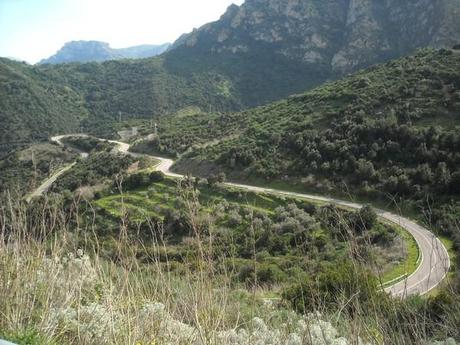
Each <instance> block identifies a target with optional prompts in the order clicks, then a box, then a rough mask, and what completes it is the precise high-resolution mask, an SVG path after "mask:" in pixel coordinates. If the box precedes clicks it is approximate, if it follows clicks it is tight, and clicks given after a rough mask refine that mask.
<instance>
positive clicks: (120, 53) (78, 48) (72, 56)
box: [40, 41, 170, 64]
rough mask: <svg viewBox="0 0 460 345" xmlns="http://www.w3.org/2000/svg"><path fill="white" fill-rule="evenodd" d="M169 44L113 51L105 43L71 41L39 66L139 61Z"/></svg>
mask: <svg viewBox="0 0 460 345" xmlns="http://www.w3.org/2000/svg"><path fill="white" fill-rule="evenodd" d="M169 46H170V44H169V43H165V44H161V45H140V46H134V47H129V48H121V49H114V48H111V47H110V45H109V44H108V43H106V42H99V41H72V42H68V43H66V44H65V45H64V47H62V48H61V49H60V50H59V51H58V52H57V53H56V54H55V55H53V56H51V57H49V58H47V59H44V60H42V61H40V64H60V63H68V62H93V61H94V62H101V61H107V60H118V59H127V58H129V59H140V58H148V57H152V56H156V55H160V54H161V53H163V52H165V51H166V50H167V49H168V48H169Z"/></svg>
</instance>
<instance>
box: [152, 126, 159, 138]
mask: <svg viewBox="0 0 460 345" xmlns="http://www.w3.org/2000/svg"><path fill="white" fill-rule="evenodd" d="M153 134H154V135H155V137H158V126H157V123H156V122H155V128H154V130H153Z"/></svg>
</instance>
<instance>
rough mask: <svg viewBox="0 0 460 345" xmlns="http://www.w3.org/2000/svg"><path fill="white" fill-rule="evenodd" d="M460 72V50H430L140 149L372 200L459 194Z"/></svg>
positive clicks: (190, 122)
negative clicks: (393, 196)
mask: <svg viewBox="0 0 460 345" xmlns="http://www.w3.org/2000/svg"><path fill="white" fill-rule="evenodd" d="M459 71H460V55H459V54H457V53H453V52H452V51H447V50H442V51H431V50H428V51H421V52H419V54H417V55H415V56H413V57H408V58H404V59H401V60H397V61H393V62H390V63H387V64H385V65H381V66H378V67H373V68H371V69H369V70H367V71H364V72H361V73H358V74H356V75H353V76H351V77H348V78H346V79H344V80H342V81H338V82H335V83H331V84H327V85H325V86H323V87H320V88H317V89H315V90H313V91H310V92H308V93H306V94H303V95H298V96H293V97H291V98H289V99H287V100H285V101H282V102H278V103H275V104H273V105H270V106H265V107H262V108H257V109H254V110H250V111H245V112H242V113H239V114H221V115H217V114H216V115H213V116H209V117H206V116H204V115H200V114H198V115H195V116H187V117H185V118H182V117H179V118H176V119H173V120H172V121H169V122H167V121H166V120H165V121H162V122H160V126H159V128H160V131H159V136H158V137H157V138H153V139H152V140H150V141H149V142H145V143H143V144H138V147H140V148H141V149H142V150H144V151H147V150H149V148H150V150H151V151H156V152H160V153H167V154H170V155H178V154H180V155H182V156H181V160H180V161H179V163H178V169H179V170H182V171H184V172H187V171H192V172H196V173H198V174H203V173H204V172H205V171H212V170H214V171H219V170H220V171H225V172H226V173H227V175H229V176H231V177H234V178H245V179H247V178H248V177H252V178H253V177H259V178H263V179H265V180H266V181H276V180H284V181H285V182H291V183H295V184H298V185H299V186H300V188H303V189H317V190H322V191H324V190H326V191H331V190H334V191H336V192H337V191H344V192H348V190H347V189H346V188H353V194H359V193H362V194H365V195H367V196H371V197H375V196H377V195H378V194H380V195H381V194H382V193H388V194H390V195H397V196H398V197H405V198H412V199H416V200H421V199H424V198H425V196H426V195H434V194H437V193H438V194H439V193H443V194H444V195H457V194H458V192H459V190H458V185H459V181H460V180H459V178H460V171H459V170H458V169H459V166H460V155H459V152H460V146H459V145H460V136H459V134H458V130H456V129H455V126H458V125H459V124H460V118H459V117H458V114H459V111H460V72H459ZM420 80H422V82H420ZM211 138H215V139H216V140H215V142H212V139H211ZM194 145H195V146H194Z"/></svg>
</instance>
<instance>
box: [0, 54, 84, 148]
mask: <svg viewBox="0 0 460 345" xmlns="http://www.w3.org/2000/svg"><path fill="white" fill-rule="evenodd" d="M87 116H88V111H87V110H86V108H85V100H84V99H83V97H82V96H81V95H80V94H79V93H78V92H76V91H75V90H73V89H72V88H70V87H69V86H68V85H66V84H65V83H60V82H57V81H56V82H55V81H51V79H50V76H49V74H48V73H47V72H46V71H44V70H42V69H40V68H36V67H32V66H29V65H26V64H24V63H20V62H14V61H11V60H7V59H1V58H0V138H1V139H0V141H1V143H2V144H4V143H11V142H16V141H33V140H40V139H46V138H47V137H48V135H49V134H51V133H56V132H68V131H75V130H76V129H77V128H78V126H79V124H80V122H81V121H82V120H84V119H86V118H87ZM2 149H3V150H5V149H6V146H2V147H0V150H2Z"/></svg>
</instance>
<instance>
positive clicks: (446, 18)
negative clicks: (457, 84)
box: [174, 0, 460, 74]
mask: <svg viewBox="0 0 460 345" xmlns="http://www.w3.org/2000/svg"><path fill="white" fill-rule="evenodd" d="M459 23H460V0H411V1H401V0H247V1H246V2H245V3H244V4H243V5H241V6H236V5H232V6H230V7H229V8H228V10H227V12H226V13H225V14H224V15H223V16H222V17H221V19H220V20H219V21H217V22H214V23H211V24H207V25H205V26H203V27H202V28H200V29H198V30H195V31H193V32H192V33H190V34H187V35H184V36H183V37H181V38H180V39H179V40H178V41H177V42H176V43H175V44H174V47H176V48H177V47H180V46H182V47H189V48H192V47H198V48H199V49H200V50H208V51H209V52H210V53H217V54H225V53H228V54H239V53H241V54H251V55H252V54H257V49H258V48H259V46H260V43H263V44H265V46H269V47H270V51H271V53H273V54H276V55H281V56H284V57H287V58H288V59H290V60H293V61H296V62H298V63H302V64H307V65H312V66H321V67H324V66H327V68H329V70H330V72H331V73H334V74H335V73H339V74H342V73H347V72H351V71H353V70H355V69H357V68H360V67H364V66H368V65H370V64H373V63H375V62H381V61H385V60H389V59H391V58H395V57H399V56H402V55H405V54H408V53H410V52H413V51H414V50H416V49H417V48H420V47H427V46H434V47H443V46H449V47H450V46H452V45H454V44H455V43H459V42H460V24H459ZM264 53H266V51H264Z"/></svg>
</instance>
